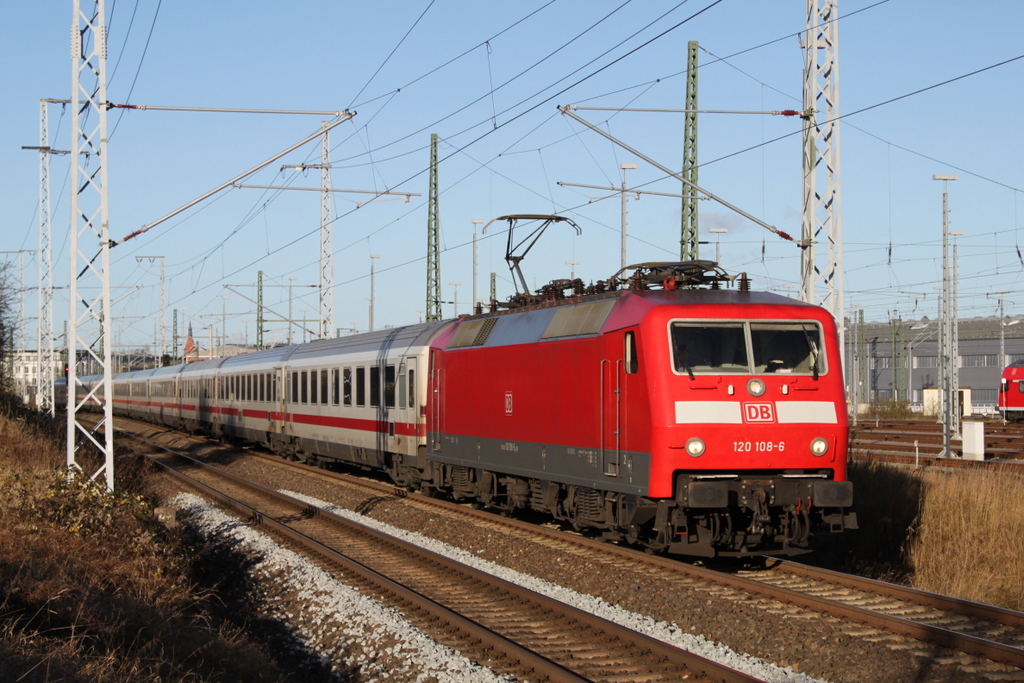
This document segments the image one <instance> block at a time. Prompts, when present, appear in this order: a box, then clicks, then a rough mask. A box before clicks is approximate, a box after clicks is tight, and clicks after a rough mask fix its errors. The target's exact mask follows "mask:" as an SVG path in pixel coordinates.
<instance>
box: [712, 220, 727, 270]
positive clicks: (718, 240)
mask: <svg viewBox="0 0 1024 683" xmlns="http://www.w3.org/2000/svg"><path fill="white" fill-rule="evenodd" d="M708 232H710V233H713V234H714V235H715V263H721V262H722V235H724V234H725V233H727V232H729V230H728V229H726V228H708Z"/></svg>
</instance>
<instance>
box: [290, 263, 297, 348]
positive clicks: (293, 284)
mask: <svg viewBox="0 0 1024 683" xmlns="http://www.w3.org/2000/svg"><path fill="white" fill-rule="evenodd" d="M288 279H289V280H290V282H289V283H288V346H291V345H292V325H294V324H295V323H294V320H295V318H294V317H293V316H292V298H293V294H292V289H293V288H294V287H295V281H296V280H298V279H299V278H297V277H290V278H288Z"/></svg>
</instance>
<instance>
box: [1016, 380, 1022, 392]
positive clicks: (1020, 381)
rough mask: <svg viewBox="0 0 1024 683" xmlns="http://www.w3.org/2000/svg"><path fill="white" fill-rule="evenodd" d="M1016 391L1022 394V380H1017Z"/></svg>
mask: <svg viewBox="0 0 1024 683" xmlns="http://www.w3.org/2000/svg"><path fill="white" fill-rule="evenodd" d="M1017 391H1018V392H1020V393H1022V394H1024V380H1017Z"/></svg>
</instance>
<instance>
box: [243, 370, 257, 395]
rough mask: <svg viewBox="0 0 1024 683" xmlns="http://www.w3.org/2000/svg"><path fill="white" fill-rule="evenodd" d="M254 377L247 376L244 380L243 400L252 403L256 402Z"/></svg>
mask: <svg viewBox="0 0 1024 683" xmlns="http://www.w3.org/2000/svg"><path fill="white" fill-rule="evenodd" d="M255 385H256V377H254V376H253V375H247V376H246V378H245V400H246V401H254V400H256V390H255V389H256V387H255Z"/></svg>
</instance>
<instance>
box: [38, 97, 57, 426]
mask: <svg viewBox="0 0 1024 683" xmlns="http://www.w3.org/2000/svg"><path fill="white" fill-rule="evenodd" d="M49 106H50V103H49V102H48V101H46V100H39V254H38V257H39V293H38V297H37V301H38V303H39V306H38V308H39V311H38V316H39V320H38V322H39V324H38V325H37V326H36V365H37V368H38V369H37V372H36V377H37V378H38V379H37V381H36V407H37V409H38V410H39V412H41V413H46V414H48V415H49V416H50V419H53V418H54V417H55V413H54V410H55V409H54V401H53V382H54V380H55V379H56V377H54V366H55V365H56V363H55V360H56V359H55V358H54V351H53V269H52V267H53V256H52V251H51V249H50V243H51V236H52V234H53V224H52V223H51V221H50V151H51V150H50V129H49V118H48V116H47V114H48V113H49Z"/></svg>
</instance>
